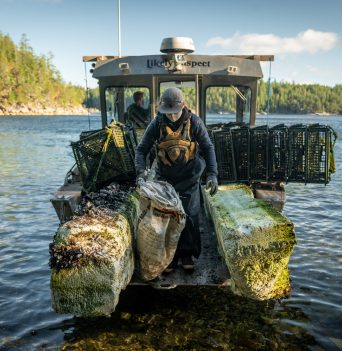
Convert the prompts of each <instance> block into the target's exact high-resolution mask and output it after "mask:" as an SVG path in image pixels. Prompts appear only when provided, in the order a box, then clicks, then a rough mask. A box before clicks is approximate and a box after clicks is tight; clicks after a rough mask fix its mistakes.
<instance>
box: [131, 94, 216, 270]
mask: <svg viewBox="0 0 342 351" xmlns="http://www.w3.org/2000/svg"><path fill="white" fill-rule="evenodd" d="M155 142H156V145H157V169H156V177H157V179H158V180H166V181H167V182H169V183H170V184H172V185H173V186H174V188H175V189H176V191H177V192H178V193H179V195H180V198H181V200H182V203H183V207H184V210H185V212H186V214H187V221H186V226H185V228H184V230H183V232H182V233H181V236H180V239H179V242H178V247H177V251H176V255H175V258H174V260H173V262H172V263H171V264H170V266H169V267H168V268H167V269H166V271H165V272H171V271H172V270H173V269H174V268H176V266H177V265H178V260H179V258H180V259H181V263H182V266H183V268H184V269H185V270H193V268H194V262H193V260H192V256H194V257H196V258H198V256H199V254H200V251H201V241H200V231H199V211H200V179H201V176H202V173H203V171H204V168H205V164H206V167H207V174H208V178H207V184H206V187H207V189H210V194H211V195H214V194H215V193H216V191H217V187H218V183H217V163H216V156H215V150H214V146H213V144H212V142H211V140H210V138H209V135H208V132H207V130H206V128H205V126H204V123H203V122H202V120H201V119H200V118H199V117H198V116H196V115H194V114H193V113H192V112H191V111H190V110H188V109H187V108H186V107H185V103H184V99H183V95H182V92H181V91H180V90H179V89H177V88H169V89H166V90H165V91H164V93H163V94H162V97H161V100H160V107H159V113H158V115H157V117H156V118H155V119H154V120H153V121H152V122H151V123H150V124H149V126H148V127H147V129H146V131H145V134H144V136H143V138H142V140H141V142H140V143H139V145H138V147H137V150H136V157H135V166H136V171H137V183H138V185H142V184H143V182H144V181H145V176H144V174H145V166H146V163H145V162H146V161H145V160H146V156H147V154H148V153H149V151H150V150H151V148H152V146H153V145H154V143H155ZM198 146H199V147H200V148H201V151H202V152H203V154H204V160H205V162H204V160H203V158H202V157H200V155H199V152H198V151H199V150H198Z"/></svg>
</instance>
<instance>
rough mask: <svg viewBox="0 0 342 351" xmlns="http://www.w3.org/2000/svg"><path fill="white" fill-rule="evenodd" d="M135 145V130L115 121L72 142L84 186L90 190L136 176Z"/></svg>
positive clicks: (86, 189)
mask: <svg viewBox="0 0 342 351" xmlns="http://www.w3.org/2000/svg"><path fill="white" fill-rule="evenodd" d="M136 145H137V143H136V136H135V133H134V131H132V130H130V129H129V128H127V127H125V126H124V125H122V124H121V123H116V122H115V123H111V124H110V126H109V127H108V128H106V129H103V130H100V131H98V132H95V133H91V134H90V135H88V136H86V137H83V138H82V139H80V140H79V141H77V142H72V143H71V147H72V150H73V153H74V156H75V160H76V163H77V166H78V169H79V171H80V176H81V181H82V185H83V189H84V190H85V191H86V192H89V191H93V190H96V189H98V188H100V187H101V186H104V185H106V184H108V183H110V182H112V181H114V180H116V181H123V180H132V179H134V176H135V167H134V156H135V148H136Z"/></svg>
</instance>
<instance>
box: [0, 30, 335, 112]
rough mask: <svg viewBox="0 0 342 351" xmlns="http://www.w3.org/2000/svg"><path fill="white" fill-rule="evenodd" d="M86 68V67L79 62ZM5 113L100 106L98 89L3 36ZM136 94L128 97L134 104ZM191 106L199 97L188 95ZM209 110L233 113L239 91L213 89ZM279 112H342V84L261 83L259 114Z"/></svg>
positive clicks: (0, 82)
mask: <svg viewBox="0 0 342 351" xmlns="http://www.w3.org/2000/svg"><path fill="white" fill-rule="evenodd" d="M80 64H81V63H80ZM0 77H1V79H0V110H6V107H8V106H13V105H20V104H28V103H30V104H35V103H39V104H40V105H43V106H49V105H54V106H61V107H69V106H80V105H83V106H85V107H94V108H99V96H98V89H88V92H87V91H86V89H85V87H81V86H77V85H73V84H71V83H66V82H65V81H64V80H63V78H62V76H61V74H60V72H59V71H58V69H57V68H56V67H55V66H54V64H53V56H52V54H50V55H37V54H35V53H34V51H33V49H32V47H31V46H30V45H29V40H28V38H27V37H26V36H25V35H23V36H22V38H21V40H20V42H19V43H18V44H15V43H14V41H13V40H12V39H11V38H10V36H9V35H4V34H2V33H1V32H0ZM130 93H131V94H133V89H132V92H129V94H128V95H129V96H127V98H128V100H129V101H132V97H131V96H130V95H131V94H130ZM184 93H185V95H186V99H187V103H188V105H189V106H191V105H193V104H194V101H192V100H193V99H194V98H193V97H194V94H192V92H191V91H184ZM206 94H207V110H208V112H211V113H221V112H234V111H235V96H236V93H235V91H234V90H233V89H232V88H229V89H228V88H221V87H212V88H209V89H208V91H207V92H206ZM268 96H270V100H269V112H270V113H279V114H308V113H323V114H324V113H328V114H342V84H338V85H335V86H334V87H330V86H323V85H319V84H296V83H294V82H293V83H288V82H277V81H272V83H271V85H270V89H269V94H268V83H267V81H264V80H260V81H259V89H258V97H257V99H258V100H257V111H258V112H260V113H265V112H267V110H268Z"/></svg>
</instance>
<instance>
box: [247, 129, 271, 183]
mask: <svg viewBox="0 0 342 351" xmlns="http://www.w3.org/2000/svg"><path fill="white" fill-rule="evenodd" d="M268 136H269V128H268V126H267V125H265V126H259V127H255V128H251V129H250V169H249V177H250V178H251V179H253V180H259V181H267V180H268V158H269V157H268V155H269V143H268Z"/></svg>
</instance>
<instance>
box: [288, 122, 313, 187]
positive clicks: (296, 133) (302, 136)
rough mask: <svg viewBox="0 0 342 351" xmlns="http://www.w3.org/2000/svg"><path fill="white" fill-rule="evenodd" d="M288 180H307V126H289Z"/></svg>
mask: <svg viewBox="0 0 342 351" xmlns="http://www.w3.org/2000/svg"><path fill="white" fill-rule="evenodd" d="M288 140H289V162H288V181H295V182H306V179H307V169H308V167H307V143H308V141H307V126H306V125H303V124H295V125H293V126H290V127H289V138H288Z"/></svg>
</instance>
